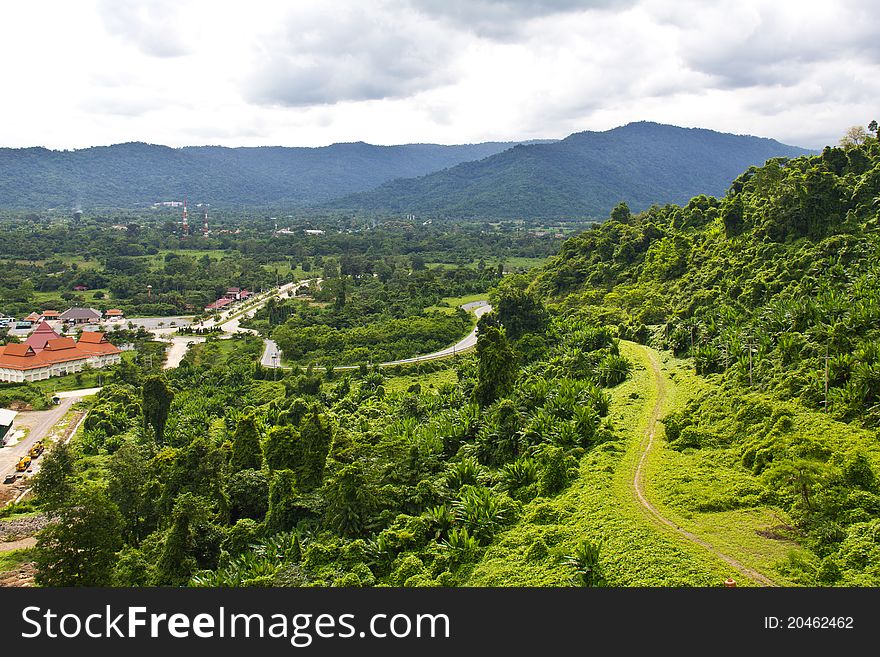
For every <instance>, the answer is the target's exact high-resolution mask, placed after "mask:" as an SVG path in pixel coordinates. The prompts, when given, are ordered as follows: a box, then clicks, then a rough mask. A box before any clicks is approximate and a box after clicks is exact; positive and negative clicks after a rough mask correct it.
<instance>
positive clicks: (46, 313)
mask: <svg viewBox="0 0 880 657" xmlns="http://www.w3.org/2000/svg"><path fill="white" fill-rule="evenodd" d="M40 317H42V318H43V321H47V320H51V319H61V313H59V312H58V311H57V310H43V311H41V312H40Z"/></svg>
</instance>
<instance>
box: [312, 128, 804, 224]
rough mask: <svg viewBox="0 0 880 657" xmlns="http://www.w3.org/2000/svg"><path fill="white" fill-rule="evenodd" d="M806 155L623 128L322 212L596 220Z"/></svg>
mask: <svg viewBox="0 0 880 657" xmlns="http://www.w3.org/2000/svg"><path fill="white" fill-rule="evenodd" d="M806 153H807V151H806V150H804V149H802V148H796V147H794V146H786V145H785V144H781V143H779V142H777V141H774V140H772V139H759V138H757V137H749V136H742V135H731V134H724V133H720V132H714V131H711V130H702V129H687V128H678V127H675V126H669V125H661V124H657V123H648V122H640V123H630V124H629V125H626V126H622V127H619V128H615V129H613V130H608V131H606V132H580V133H576V134H573V135H571V136H569V137H567V138H566V139H563V140H562V141H559V142H553V143H549V144H532V145H523V146H517V147H515V148H512V149H510V150H508V151H505V152H502V153H498V154H497V155H493V156H491V157H488V158H486V159H483V160H480V161H474V162H466V163H462V164H460V165H458V166H456V167H453V168H451V169H447V170H444V171H438V172H436V173H433V174H429V175H427V176H424V177H422V178H417V179H405V180H394V181H391V182H388V183H385V184H384V185H382V186H380V187H379V188H377V189H375V190H372V191H369V192H363V193H359V194H354V195H352V196H349V197H347V198H344V199H340V200H336V201H332V202H331V203H330V204H329V205H332V206H333V207H339V208H347V209H366V210H374V211H380V210H381V211H399V212H415V213H421V214H427V215H439V216H447V217H499V218H517V217H526V218H557V217H573V216H575V217H584V216H587V217H590V216H592V217H602V216H605V215H607V214H608V212H609V211H610V210H611V208H613V207H614V206H615V205H616V204H617V203H618V202H620V201H625V202H626V203H628V204H629V205H630V207H631V208H633V209H639V210H641V209H645V208H647V207H649V206H650V205H652V204H654V203H686V202H687V200H688V199H690V198H691V197H692V196H696V195H698V194H719V195H720V194H723V193H724V191H725V190H726V189H727V187H728V185H729V184H730V181H731V180H732V179H733V178H734V177H736V176H737V175H739V174H740V172H742V171H743V170H744V169H746V168H747V167H749V166H752V165H760V164H763V163H764V162H765V161H766V160H768V159H769V158H772V157H779V156H786V157H794V156H799V155H803V154H806Z"/></svg>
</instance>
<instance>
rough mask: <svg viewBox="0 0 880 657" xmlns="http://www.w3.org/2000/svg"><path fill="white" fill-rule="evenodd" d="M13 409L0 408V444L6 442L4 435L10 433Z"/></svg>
mask: <svg viewBox="0 0 880 657" xmlns="http://www.w3.org/2000/svg"><path fill="white" fill-rule="evenodd" d="M16 415H18V413H16V412H15V411H10V410H9V409H6V408H0V445H3V444H5V443H6V436H8V435H9V434H11V433H12V423H13V422H14V421H15V416H16Z"/></svg>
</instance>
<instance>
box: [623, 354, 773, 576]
mask: <svg viewBox="0 0 880 657" xmlns="http://www.w3.org/2000/svg"><path fill="white" fill-rule="evenodd" d="M637 346H638V347H639V348H640V349H642V350H643V351H644V353H645V355H646V356H647V357H648V361H649V362H650V364H651V372H652V374H653V375H654V384H655V386H656V388H657V401H656V402H655V403H654V408H653V409H652V411H651V417H650V419H649V420H648V426H647V428H646V429H645V436H644V438H643V439H642V444H641V446H640V449H641V454H640V455H639V461H638V465H637V466H636V469H635V473H634V475H633V481H632V486H633V490H634V491H635V494H636V498H637V499H638V502H639V504H640V505H641V506H642V508H644V509H645V510H646V511H647V512H648V514H649V515H650V516H651V517H652V518H653V519H654V520H655V521H656V522H658V523H660V524H662V525H665V526H666V527H669V528H670V529H671V530H672V531H674V532H675V533H676V534H678V535H679V536H681V537H682V538H684V539H686V540H688V541H690V542H691V543H694V544H696V545H699V546H700V547H702V548H703V549H705V550H706V551H708V552H709V553H710V554H712V555H713V556H715V557H716V558H718V559H721V560H722V561H724V562H725V563H727V564H728V565H729V566H731V567H733V568H735V569H736V570H738V571H739V572H740V573H742V574H743V575H745V576H746V577H748V578H749V579H752V580H754V581H756V582H758V583H760V584H763V585H764V586H776V583H775V582H773V581H772V580H771V579H769V578H768V577H767V576H766V575H763V574H762V573H759V572H758V571H757V570H754V569H753V568H749V567H748V566H744V565H743V564H741V563H740V562H739V561H737V560H736V559H734V558H733V557H730V556H728V555H726V554H724V553H722V552H719V551H718V550H717V549H715V548H714V547H713V546H712V545H711V544H709V543H707V542H706V541H704V540H703V539H702V538H700V537H699V536H697V535H696V534H694V533H692V532H689V531H688V530H686V529H683V528H682V527H679V526H678V525H677V524H676V523H675V522H673V521H672V520H670V519H669V518H667V517H666V516H664V515H663V514H662V513H661V512H660V511H659V510H658V509H657V507H656V506H654V505H653V504H652V503H651V501H650V500H649V499H648V497H647V495H646V494H645V472H646V470H647V462H648V456H649V454H651V451H652V449H653V448H654V437H655V435H656V433H657V423H658V422H659V421H660V415H661V413H662V412H663V407H664V405H665V403H666V379H665V377H664V376H663V373H662V372H661V370H660V362H659V361H658V360H657V354H656V353H655V352H654V351H653V350H651V349H648V348H646V347H642V346H641V345H637Z"/></svg>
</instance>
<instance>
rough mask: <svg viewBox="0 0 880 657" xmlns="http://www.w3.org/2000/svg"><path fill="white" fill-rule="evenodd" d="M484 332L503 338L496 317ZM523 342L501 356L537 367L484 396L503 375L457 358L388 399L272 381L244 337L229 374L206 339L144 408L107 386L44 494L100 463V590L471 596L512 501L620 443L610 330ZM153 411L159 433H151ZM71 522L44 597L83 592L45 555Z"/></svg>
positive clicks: (553, 329) (71, 563)
mask: <svg viewBox="0 0 880 657" xmlns="http://www.w3.org/2000/svg"><path fill="white" fill-rule="evenodd" d="M500 294H501V296H502V297H503V296H504V294H505V292H501V293H500ZM533 301H534V300H533ZM535 303H537V304H538V311H539V313H540V314H542V316H543V309H542V308H540V304H539V302H535ZM487 325H488V326H491V327H492V328H493V330H494V331H495V332H497V334H498V335H503V331H504V329H503V328H501V327H500V324H499V323H498V322H497V320H495V321H490V322H487ZM489 335H490V332H489V331H487V333H486V334H485V335H481V336H480V345H481V346H480V348H479V349H478V351H479V352H480V353H482V352H484V351H485V349H486V347H485V346H483V345H484V344H488V342H486V340H489V341H491V338H490V337H486V336H489ZM530 336H532V337H534V336H533V335H532V334H530V333H523V334H522V335H521V337H520V339H519V340H518V341H512V342H510V343H509V344H508V345H507V347H506V349H507V350H508V355H509V359H510V360H511V361H512V362H514V363H515V362H520V363H523V364H525V363H527V362H529V361H530V364H528V365H527V366H526V367H525V368H524V369H522V370H519V371H517V370H516V368H509V367H508V371H507V373H506V374H504V375H503V376H504V377H505V378H504V380H503V382H495V385H494V386H493V390H494V395H493V399H488V398H485V397H481V393H480V392H479V387H480V386H481V385H488V384H489V383H490V379H491V378H492V377H493V376H495V375H496V374H497V372H495V370H486V369H485V368H481V367H480V365H479V363H478V360H480V359H481V358H482V357H481V356H478V357H477V358H474V357H465V358H463V359H461V360H459V361H458V363H457V365H456V369H457V379H458V383H457V384H454V385H446V386H444V387H443V388H442V389H440V390H437V391H432V392H425V393H421V392H420V391H417V390H411V391H409V392H396V393H389V392H386V391H385V387H384V383H385V381H384V376H383V375H382V374H381V373H380V372H377V371H369V370H366V371H365V372H364V373H360V374H358V375H356V376H351V375H345V376H341V375H337V376H336V377H334V378H333V380H324V379H322V378H319V377H316V376H314V375H313V374H311V373H304V374H298V373H286V374H285V375H284V376H283V377H282V380H280V381H270V380H263V379H262V378H260V377H261V372H260V369H259V368H255V367H254V366H253V365H252V362H253V359H254V358H255V356H256V353H257V352H258V350H259V342H257V341H253V340H245V341H243V342H232V343H230V344H231V346H232V347H233V349H232V351H231V352H230V353H229V356H228V357H227V358H226V359H225V360H223V359H222V358H216V357H215V358H205V357H204V356H205V354H204V352H205V351H206V350H211V349H216V348H218V347H217V346H216V345H217V343H216V342H213V343H212V342H209V343H206V344H201V345H196V346H195V347H194V348H193V350H192V351H191V352H190V353H189V354H188V355H187V357H186V358H185V359H184V361H183V364H182V365H181V366H180V367H179V368H177V369H175V370H172V371H170V372H169V373H168V379H167V384H166V382H165V380H164V379H160V378H158V377H148V378H147V379H146V380H145V383H149V385H148V386H146V387H145V389H144V393H143V394H142V395H138V394H137V390H136V389H135V388H133V387H131V386H129V385H128V384H125V383H118V384H115V385H111V386H108V387H105V389H104V390H103V391H102V392H101V393H100V395H99V397H98V399H97V402H96V404H95V405H94V407H93V409H92V410H91V411H90V413H89V416H88V417H87V419H86V422H85V431H84V435H83V437H82V438H81V439H80V441H78V442H79V444H80V447H81V449H82V450H83V453H82V455H80V456H79V457H78V458H77V459H76V461H75V462H73V463H72V464H71V463H70V459H69V458H67V457H65V459H66V460H65V461H64V463H65V464H66V465H65V469H64V476H63V477H59V476H54V477H52V478H51V479H47V481H55V480H59V481H61V483H60V484H54V485H52V486H49V487H48V489H49V490H50V491H52V490H58V489H59V487H60V486H64V487H68V488H72V490H73V491H74V492H73V493H70V494H68V495H67V496H66V497H68V498H70V499H78V498H77V495H79V493H78V492H76V491H80V490H86V489H87V487H88V486H91V487H92V488H88V490H92V489H93V488H94V484H92V483H87V482H86V480H85V479H86V477H85V473H86V468H87V467H88V464H89V463H90V462H91V461H90V459H99V460H100V461H101V462H103V463H105V464H106V475H104V477H103V478H102V479H103V480H104V483H103V484H102V485H99V486H98V488H97V489H95V490H97V491H98V492H96V493H94V494H95V495H98V494H100V495H101V496H103V497H102V498H101V499H102V500H105V499H106V504H105V503H104V502H103V501H102V503H101V504H100V505H97V507H96V508H97V509H98V510H103V509H104V508H105V507H107V508H109V509H111V510H112V511H113V515H112V518H110V516H106V517H105V516H103V515H102V516H100V518H101V519H102V520H101V522H102V527H103V530H102V531H107V532H111V531H112V533H113V535H112V537H109V538H107V541H106V545H107V546H109V547H108V549H111V548H112V552H113V553H116V559H115V566H114V567H113V568H112V572H110V571H108V570H107V569H106V565H105V561H104V557H105V556H106V555H105V554H104V553H100V554H96V555H95V556H94V558H91V557H90V559H92V561H89V564H90V565H89V567H90V568H92V570H90V571H89V572H94V573H96V574H95V578H96V579H95V581H96V582H101V583H106V582H108V581H110V582H112V583H114V584H117V585H118V584H134V585H139V584H162V585H165V584H170V585H181V584H186V583H188V582H192V583H194V584H199V585H247V584H262V585H267V584H280V585H309V584H311V585H321V584H324V585H330V584H334V585H345V586H360V585H373V584H377V583H387V584H394V585H404V584H407V585H437V584H447V585H448V584H455V583H457V582H463V581H464V580H465V578H466V577H467V573H468V572H469V571H470V569H471V567H472V566H473V564H474V562H475V561H476V560H478V559H479V558H480V556H481V554H482V553H483V552H484V550H485V549H486V547H487V546H488V545H490V544H491V543H492V541H493V540H494V537H495V536H496V535H497V534H498V533H499V532H501V531H503V529H504V528H505V527H509V526H511V525H512V524H513V523H514V522H516V520H517V518H518V517H519V515H520V513H521V510H522V507H523V504H526V503H528V502H529V501H530V500H532V499H533V498H535V497H536V496H545V497H552V496H555V495H558V494H559V493H560V492H561V491H563V490H565V488H566V487H567V486H568V485H569V484H570V482H571V481H572V478H573V476H574V475H575V471H576V464H577V459H578V458H579V457H581V456H582V455H583V454H585V453H587V452H588V451H589V450H591V449H593V448H594V446H595V445H598V444H600V443H602V442H603V441H607V440H609V439H610V438H611V437H612V436H613V432H612V428H611V426H610V425H609V424H608V422H607V421H603V419H602V418H603V416H604V415H606V414H607V412H608V403H609V398H608V394H607V393H606V392H605V391H603V389H602V387H601V385H600V383H599V381H600V379H601V373H600V371H601V363H603V362H604V361H605V360H606V359H607V358H609V357H611V356H614V355H616V354H617V353H618V352H617V344H616V341H615V339H614V338H613V336H612V335H611V332H610V331H608V330H599V329H595V328H593V327H591V326H588V325H583V324H580V323H577V322H570V321H567V322H564V323H552V324H550V325H549V326H548V327H547V331H546V335H545V336H543V337H544V349H543V350H542V351H541V355H540V357H538V356H537V355H536V354H537V353H538V352H536V351H535V349H533V348H528V349H527V350H526V351H521V350H520V349H519V348H518V347H519V346H520V345H522V346H524V347H528V346H529V337H530ZM505 340H506V339H505ZM496 369H497V368H496ZM166 385H167V386H168V390H167V392H166V388H165V386H166ZM172 392H173V395H172V394H170V393H172ZM162 400H166V401H170V407H169V408H168V413H167V424H166V425H165V427H164V431H162V432H156V431H154V430H153V428H154V426H155V425H156V422H157V414H158V411H159V410H160V409H161V404H158V402H159V401H162ZM477 401H482V403H483V406H482V407H481V406H480V405H479V404H478V403H476V402H477ZM150 418H153V419H150ZM160 437H161V439H157V438H160ZM55 454H57V456H56V455H55ZM65 454H68V452H67V451H65V449H61V448H56V450H55V451H54V452H52V453H51V454H50V456H49V457H48V458H49V459H55V460H58V459H59V458H60V457H61V456H62V455H65ZM87 454H92V455H93V456H88V455H87ZM50 470H51V471H53V472H54V471H57V470H59V468H50ZM45 487H46V486H45V485H44V488H45ZM50 496H51V492H50V493H49V494H46V496H45V500H44V501H45V502H46V503H48V502H49V501H50V499H58V498H59V497H61V496H59V495H57V494H56V495H55V497H54V498H52V497H50ZM41 499H43V498H42V497H41ZM96 499H97V498H96ZM55 505H56V507H57V508H61V509H66V508H67V507H66V506H65V504H64V503H58V502H56V503H55ZM108 505H109V506H108ZM74 512H77V513H78V511H76V509H75V508H74V509H71V510H70V511H69V512H68V511H64V513H63V514H62V515H60V516H59V518H58V522H57V523H55V524H53V525H51V527H50V529H49V530H46V532H44V534H42V535H41V537H40V543H39V545H40V550H41V552H40V554H41V555H42V556H41V557H40V558H41V560H42V561H41V563H43V564H46V567H47V569H49V565H51V566H52V567H51V570H52V572H56V573H59V574H58V575H57V577H56V578H55V579H53V580H52V582H63V581H68V580H69V581H71V582H72V583H75V582H76V581H78V580H75V579H72V577H73V576H72V575H67V574H66V573H69V572H73V569H74V568H75V567H77V566H78V565H79V564H80V563H81V561H82V559H83V558H84V557H82V556H77V557H74V556H73V555H71V554H68V553H66V552H63V551H59V550H58V549H57V548H56V547H54V546H57V538H56V535H57V536H61V535H63V534H64V532H72V531H75V529H74V528H73V527H72V526H71V523H73V522H74V516H73V515H69V514H71V513H74ZM96 513H97V511H96ZM101 513H103V511H101ZM64 514H68V515H64ZM77 518H78V516H77ZM90 518H91V516H89V518H86V519H85V520H79V519H77V520H76V522H86V521H88V522H93V521H92V520H91V519H90ZM94 522H95V523H97V522H98V519H97V518H96V519H95V520H94ZM65 577H66V578H67V579H65ZM46 581H47V582H49V580H46Z"/></svg>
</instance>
